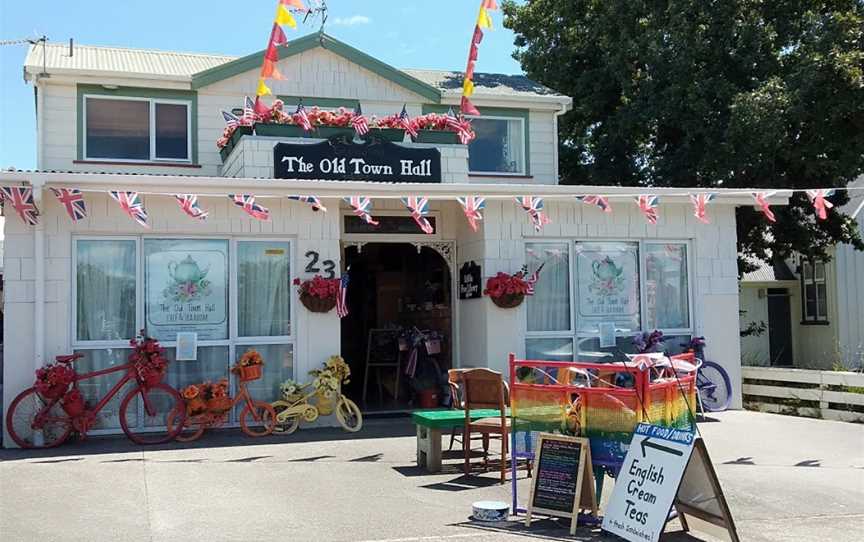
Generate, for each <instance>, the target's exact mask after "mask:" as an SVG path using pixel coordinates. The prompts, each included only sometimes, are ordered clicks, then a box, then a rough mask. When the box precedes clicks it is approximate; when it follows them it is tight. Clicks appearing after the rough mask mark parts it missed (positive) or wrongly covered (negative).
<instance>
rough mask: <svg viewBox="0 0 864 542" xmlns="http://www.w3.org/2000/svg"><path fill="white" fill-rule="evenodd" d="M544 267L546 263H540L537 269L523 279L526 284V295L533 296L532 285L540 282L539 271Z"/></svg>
mask: <svg viewBox="0 0 864 542" xmlns="http://www.w3.org/2000/svg"><path fill="white" fill-rule="evenodd" d="M544 265H546V262H543V263H541V264H540V267H538V268H537V269H536V270H535V271H534V272H533V273H531V274H530V275H528V277H527V278H526V279H525V282H527V283H528V291H527V292H526V294H528V295H534V285H535V284H537V281H538V280H540V271H542V270H543V266H544Z"/></svg>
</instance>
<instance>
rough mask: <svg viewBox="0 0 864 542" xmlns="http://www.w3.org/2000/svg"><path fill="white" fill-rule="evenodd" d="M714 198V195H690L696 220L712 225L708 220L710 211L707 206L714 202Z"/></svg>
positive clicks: (703, 193)
mask: <svg viewBox="0 0 864 542" xmlns="http://www.w3.org/2000/svg"><path fill="white" fill-rule="evenodd" d="M714 197H715V195H714V194H710V193H705V192H701V193H699V194H690V201H691V202H692V203H693V216H695V217H696V220H698V221H699V222H701V223H703V224H710V223H711V221H710V220H708V211H707V209H706V206H707V205H708V203H710V202H711V201H713V200H714Z"/></svg>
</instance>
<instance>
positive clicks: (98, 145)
mask: <svg viewBox="0 0 864 542" xmlns="http://www.w3.org/2000/svg"><path fill="white" fill-rule="evenodd" d="M83 116H84V126H83V128H84V130H83V131H84V133H83V138H84V141H83V143H84V158H85V159H87V160H118V161H141V162H155V161H163V160H164V161H169V162H190V161H191V158H190V157H191V155H192V142H191V137H190V133H191V124H192V115H191V107H190V102H188V101H182V100H161V99H152V98H126V97H123V98H119V97H114V96H84V115H83Z"/></svg>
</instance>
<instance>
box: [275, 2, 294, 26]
mask: <svg viewBox="0 0 864 542" xmlns="http://www.w3.org/2000/svg"><path fill="white" fill-rule="evenodd" d="M274 21H275V22H276V24H278V25H288V26H290V27H291V28H297V21H295V20H294V16H293V15H291V12H290V11H288V9H287V8H286V7H285V6H284V5H283V4H279V5H278V6H276V19H275V20H274Z"/></svg>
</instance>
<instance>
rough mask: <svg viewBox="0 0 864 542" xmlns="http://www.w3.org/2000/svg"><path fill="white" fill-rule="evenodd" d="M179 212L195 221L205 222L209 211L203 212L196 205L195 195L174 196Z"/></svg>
mask: <svg viewBox="0 0 864 542" xmlns="http://www.w3.org/2000/svg"><path fill="white" fill-rule="evenodd" d="M174 197H175V198H176V199H177V203H178V204H179V205H180V210H181V211H183V212H184V213H186V214H187V215H188V216H190V217H192V218H194V219H195V220H207V215H208V214H210V212H209V211H205V210H204V209H202V208H201V207H200V205H199V204H198V196H196V195H195V194H175V195H174Z"/></svg>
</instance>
